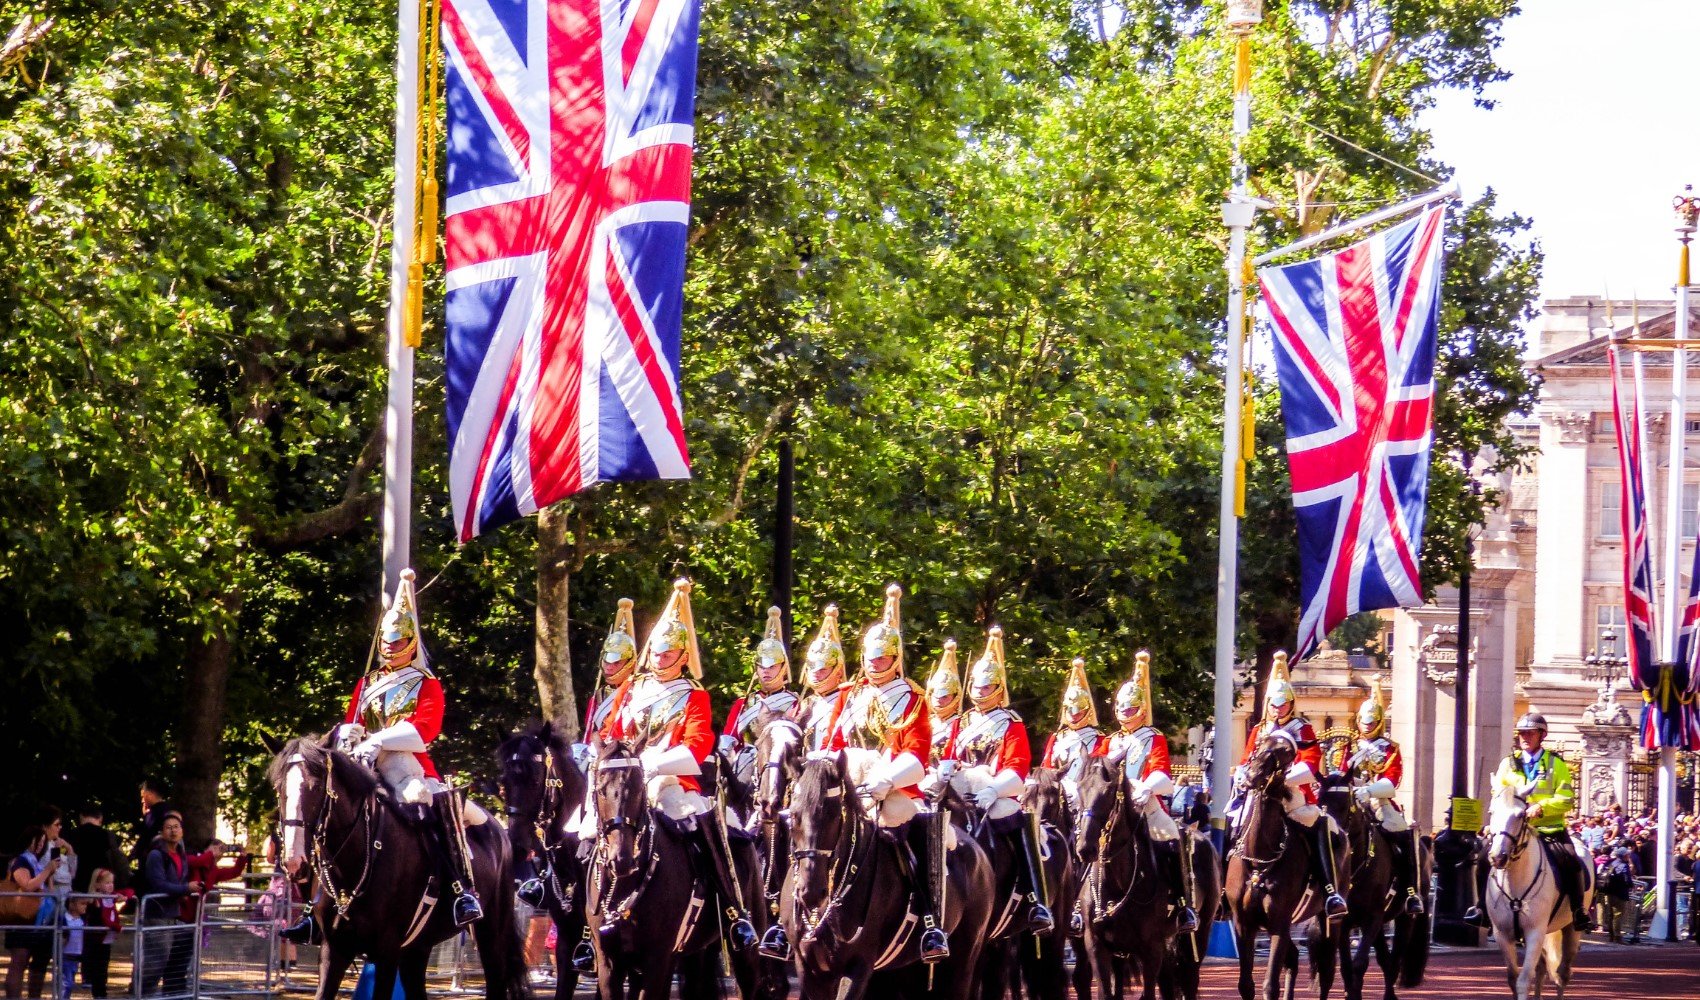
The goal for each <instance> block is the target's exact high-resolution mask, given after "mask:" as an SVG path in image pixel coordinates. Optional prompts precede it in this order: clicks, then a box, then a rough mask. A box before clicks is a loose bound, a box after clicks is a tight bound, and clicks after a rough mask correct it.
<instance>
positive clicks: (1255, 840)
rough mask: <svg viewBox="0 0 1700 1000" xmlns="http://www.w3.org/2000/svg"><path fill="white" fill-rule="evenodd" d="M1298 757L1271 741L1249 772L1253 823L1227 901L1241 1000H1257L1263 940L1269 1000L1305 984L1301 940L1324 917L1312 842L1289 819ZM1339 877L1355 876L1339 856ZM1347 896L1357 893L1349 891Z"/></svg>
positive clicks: (1244, 829)
mask: <svg viewBox="0 0 1700 1000" xmlns="http://www.w3.org/2000/svg"><path fill="white" fill-rule="evenodd" d="M1296 756H1297V748H1296V747H1294V745H1293V742H1292V741H1291V740H1290V739H1283V738H1281V737H1280V736H1274V737H1264V739H1263V742H1262V743H1261V744H1260V745H1259V746H1258V749H1257V752H1256V753H1255V754H1253V755H1252V759H1251V761H1250V762H1249V765H1248V767H1249V772H1248V779H1247V791H1246V795H1247V799H1248V801H1247V803H1246V816H1245V819H1244V821H1243V822H1242V824H1241V826H1240V830H1239V836H1238V838H1237V839H1236V840H1235V841H1234V845H1233V848H1232V849H1231V850H1229V852H1228V874H1227V887H1226V890H1227V891H1226V895H1227V899H1228V912H1229V913H1230V914H1232V916H1233V921H1234V934H1235V937H1236V938H1237V941H1238V945H1239V954H1240V976H1239V988H1240V998H1241V1000H1252V994H1253V985H1252V965H1253V963H1254V961H1255V955H1254V954H1253V951H1252V946H1253V944H1254V943H1255V940H1256V937H1257V932H1258V931H1259V930H1265V931H1268V932H1269V942H1270V944H1269V967H1268V969H1267V971H1266V972H1265V974H1264V979H1263V997H1264V1000H1281V994H1282V984H1283V981H1285V983H1286V985H1287V992H1288V995H1291V992H1292V989H1293V985H1294V983H1295V981H1296V980H1297V978H1298V946H1297V944H1296V943H1295V941H1294V932H1295V930H1296V929H1297V928H1298V927H1299V925H1300V924H1302V923H1304V921H1306V920H1309V919H1311V918H1312V917H1316V916H1318V915H1319V914H1320V913H1321V911H1322V896H1321V894H1320V893H1314V892H1311V891H1309V886H1310V870H1311V850H1312V848H1311V843H1312V837H1311V835H1310V832H1309V831H1308V830H1306V829H1305V828H1304V827H1303V826H1301V825H1300V824H1299V823H1297V822H1296V821H1294V820H1291V819H1288V818H1287V802H1288V800H1289V796H1291V795H1297V794H1299V793H1298V792H1297V791H1296V790H1294V789H1291V788H1289V787H1288V786H1287V771H1288V769H1289V768H1291V767H1292V766H1293V760H1294V758H1295V757H1296ZM1327 821H1328V820H1327V818H1326V817H1322V818H1319V819H1318V820H1317V822H1318V823H1326V822H1327ZM1342 853H1343V852H1342ZM1335 870H1336V871H1339V872H1347V871H1349V870H1350V869H1349V868H1348V867H1347V865H1346V859H1345V858H1344V857H1340V856H1339V855H1337V856H1336V861H1335ZM1340 888H1341V889H1342V890H1343V891H1345V892H1347V893H1349V892H1350V891H1351V887H1350V886H1349V885H1343V886H1340Z"/></svg>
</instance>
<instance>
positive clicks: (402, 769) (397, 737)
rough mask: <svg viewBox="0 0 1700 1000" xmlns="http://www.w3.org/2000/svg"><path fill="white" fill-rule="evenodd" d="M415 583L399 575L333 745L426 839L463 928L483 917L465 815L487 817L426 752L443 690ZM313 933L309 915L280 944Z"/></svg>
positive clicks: (438, 722)
mask: <svg viewBox="0 0 1700 1000" xmlns="http://www.w3.org/2000/svg"><path fill="white" fill-rule="evenodd" d="M413 580H414V574H413V571H412V570H411V569H407V570H402V573H401V583H400V585H399V586H398V587H397V588H396V597H395V601H394V602H393V603H392V604H391V605H390V609H389V611H388V612H386V613H385V614H384V620H383V624H382V625H381V626H380V627H381V630H382V635H381V637H380V642H381V647H380V650H379V655H378V663H377V666H376V668H375V669H373V670H372V671H371V672H369V673H367V674H366V675H365V676H364V677H362V678H360V680H359V681H357V682H355V685H354V694H353V695H352V696H351V697H350V698H349V700H348V713H347V715H346V716H345V718H344V719H343V725H342V726H341V728H340V732H339V733H338V742H339V743H341V744H342V745H344V746H347V747H348V748H349V755H350V756H352V757H354V758H355V759H356V760H358V761H360V762H361V763H363V764H365V765H366V766H368V767H370V768H372V769H373V770H374V771H376V772H377V773H378V776H379V777H380V778H382V779H383V782H384V785H385V786H386V787H388V789H389V791H390V794H391V795H392V796H393V797H394V798H395V801H396V802H397V803H398V804H399V805H401V806H402V807H403V808H404V810H406V811H410V812H411V813H412V814H413V817H414V819H415V820H416V821H418V822H419V823H421V824H422V825H423V826H424V829H426V830H427V831H428V832H429V834H430V836H431V838H432V841H433V844H434V846H435V848H436V855H437V857H438V858H439V859H440V860H441V861H442V862H443V864H444V871H443V878H444V881H445V883H446V884H447V885H448V887H449V890H450V892H452V893H453V895H454V904H453V908H454V921H455V923H456V924H457V925H458V926H461V927H465V926H466V925H468V924H470V923H472V922H473V921H475V920H477V919H479V918H480V917H482V916H483V915H484V909H483V907H482V906H481V905H480V904H479V902H478V896H477V894H476V893H475V892H474V891H473V880H472V869H471V862H470V859H469V858H468V855H467V847H466V827H465V823H466V821H467V816H466V815H465V813H466V812H467V811H472V812H473V820H474V822H476V823H483V822H484V821H486V820H487V819H488V818H489V817H488V816H485V815H484V811H483V810H482V809H479V808H478V807H477V806H476V805H463V803H462V799H461V797H460V793H459V792H458V791H456V790H453V789H450V788H448V787H447V786H446V785H444V784H443V782H442V780H441V778H440V777H439V776H438V774H437V768H436V765H434V764H432V763H431V757H430V754H428V753H427V752H426V748H427V746H428V745H429V744H430V743H431V741H433V740H435V739H436V738H437V734H438V733H439V732H440V731H441V730H442V727H443V686H442V684H441V682H439V681H438V680H437V677H436V675H435V674H433V673H432V672H431V669H430V667H429V666H427V665H426V661H425V647H424V646H423V645H421V643H420V641H419V617H418V613H417V610H416V605H417V598H416V597H415V595H414V592H413ZM317 930H318V928H317V927H316V925H315V923H314V920H313V910H312V909H311V908H309V909H308V911H307V913H306V914H305V915H303V916H302V918H301V919H300V920H299V921H297V922H296V923H295V924H294V925H293V926H291V927H288V928H285V929H284V930H283V931H282V937H283V938H284V939H285V940H288V941H294V942H296V943H298V944H305V943H309V942H311V941H313V940H314V939H315V938H316V937H317Z"/></svg>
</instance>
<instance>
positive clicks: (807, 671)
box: [797, 604, 844, 752]
mask: <svg viewBox="0 0 1700 1000" xmlns="http://www.w3.org/2000/svg"><path fill="white" fill-rule="evenodd" d="M803 683H805V684H807V685H808V687H809V692H808V694H806V695H804V696H803V700H802V701H801V702H800V703H798V705H797V721H798V722H799V723H801V724H802V726H803V748H804V749H805V750H808V751H811V752H813V751H815V750H824V749H826V744H827V742H828V739H829V737H830V736H831V729H832V713H833V710H834V709H836V708H837V707H838V689H839V688H840V687H842V686H843V685H844V644H843V643H842V642H840V641H839V639H838V605H836V604H828V605H827V606H826V611H825V613H824V614H823V615H822V616H821V622H820V634H818V635H816V636H815V641H814V642H811V643H809V651H808V653H807V654H806V655H805V657H804V660H803Z"/></svg>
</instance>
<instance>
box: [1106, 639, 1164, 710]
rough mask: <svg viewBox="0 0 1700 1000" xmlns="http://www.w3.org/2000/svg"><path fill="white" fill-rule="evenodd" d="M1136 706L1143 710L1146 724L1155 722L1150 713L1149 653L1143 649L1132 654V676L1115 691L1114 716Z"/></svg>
mask: <svg viewBox="0 0 1700 1000" xmlns="http://www.w3.org/2000/svg"><path fill="white" fill-rule="evenodd" d="M1136 707H1137V708H1141V709H1143V710H1144V711H1145V724H1146V725H1147V726H1149V725H1153V724H1154V723H1155V721H1156V720H1155V718H1154V717H1153V716H1152V714H1151V654H1150V652H1148V651H1147V650H1143V649H1142V650H1140V651H1139V652H1137V653H1135V654H1133V676H1132V677H1129V678H1128V679H1127V681H1126V682H1125V683H1123V684H1122V686H1121V688H1120V689H1118V690H1117V691H1116V718H1117V719H1120V718H1121V717H1122V716H1123V715H1124V714H1126V713H1127V712H1129V711H1131V710H1132V709H1134V708H1136Z"/></svg>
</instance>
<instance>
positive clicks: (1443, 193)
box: [1252, 181, 1460, 267]
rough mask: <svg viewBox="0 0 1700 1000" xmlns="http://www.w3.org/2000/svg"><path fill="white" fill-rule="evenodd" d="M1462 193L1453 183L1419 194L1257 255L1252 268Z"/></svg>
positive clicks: (1456, 183) (1455, 183)
mask: <svg viewBox="0 0 1700 1000" xmlns="http://www.w3.org/2000/svg"><path fill="white" fill-rule="evenodd" d="M1459 193H1460V189H1459V187H1458V182H1457V181H1452V182H1451V183H1449V184H1446V185H1445V186H1443V187H1437V188H1435V189H1434V190H1433V191H1429V192H1426V193H1424V194H1419V195H1417V196H1416V197H1415V198H1407V199H1406V200H1404V201H1402V202H1400V203H1399V204H1397V205H1389V206H1387V207H1386V208H1380V209H1376V210H1375V211H1373V212H1371V213H1369V214H1368V215H1361V216H1359V217H1357V218H1356V219H1352V220H1350V221H1348V222H1342V223H1340V224H1339V225H1338V226H1334V227H1332V228H1330V229H1325V230H1323V231H1322V232H1320V233H1317V234H1316V235H1315V236H1306V237H1305V238H1304V239H1302V240H1299V241H1298V242H1297V243H1289V244H1287V245H1286V246H1284V247H1276V248H1275V249H1273V250H1271V251H1269V252H1268V253H1265V254H1260V255H1258V257H1257V259H1255V260H1253V261H1252V265H1253V266H1255V267H1262V266H1263V265H1264V264H1267V263H1269V262H1270V261H1272V260H1274V259H1275V258H1277V257H1285V256H1287V255H1288V254H1290V253H1298V252H1299V251H1300V250H1309V249H1310V248H1311V247H1314V246H1321V245H1322V244H1324V243H1327V242H1329V241H1330V240H1334V239H1338V238H1339V237H1341V236H1345V235H1346V234H1347V233H1355V232H1357V231H1358V230H1360V229H1368V228H1369V227H1371V226H1373V225H1376V224H1378V223H1382V222H1386V221H1387V220H1388V219H1397V218H1398V217H1399V216H1401V215H1406V214H1408V213H1411V212H1415V211H1416V210H1417V209H1419V208H1426V207H1427V206H1429V205H1432V204H1434V203H1435V202H1437V201H1451V200H1452V199H1454V198H1457V197H1458V196H1459Z"/></svg>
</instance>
